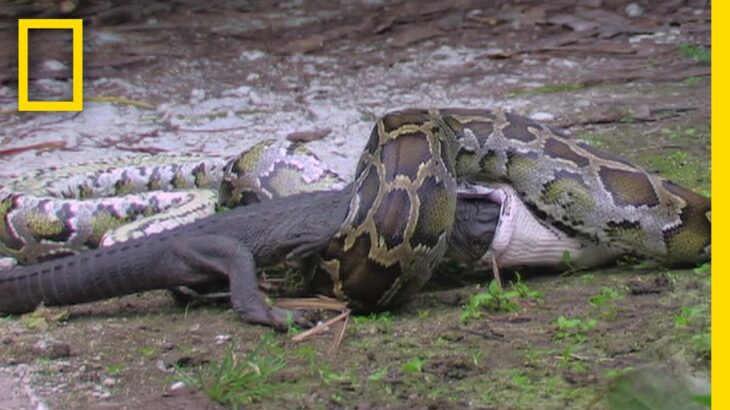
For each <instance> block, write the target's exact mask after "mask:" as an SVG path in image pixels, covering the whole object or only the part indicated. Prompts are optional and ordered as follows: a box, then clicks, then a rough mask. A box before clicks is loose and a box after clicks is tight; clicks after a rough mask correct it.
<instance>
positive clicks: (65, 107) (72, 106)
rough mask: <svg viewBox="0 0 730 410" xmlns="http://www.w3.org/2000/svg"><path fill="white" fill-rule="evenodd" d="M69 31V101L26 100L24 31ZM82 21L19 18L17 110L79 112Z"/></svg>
mask: <svg viewBox="0 0 730 410" xmlns="http://www.w3.org/2000/svg"><path fill="white" fill-rule="evenodd" d="M31 29H49V30H71V33H72V36H73V43H72V44H73V46H72V47H73V48H72V50H73V51H72V52H73V76H72V82H73V98H72V100H71V101H28V30H31ZM83 38H84V24H83V20H82V19H19V20H18V111H81V110H83V109H84V95H83V72H84V71H83V65H84V64H83V61H84V60H83V58H84V49H83Z"/></svg>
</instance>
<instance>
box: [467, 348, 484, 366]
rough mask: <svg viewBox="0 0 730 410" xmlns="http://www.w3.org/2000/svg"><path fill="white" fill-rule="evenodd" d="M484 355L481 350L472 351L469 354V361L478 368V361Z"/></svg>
mask: <svg viewBox="0 0 730 410" xmlns="http://www.w3.org/2000/svg"><path fill="white" fill-rule="evenodd" d="M483 354H484V352H483V351H481V350H472V351H471V352H469V360H470V361H471V362H472V363H473V364H474V366H479V359H481V358H482V355H483Z"/></svg>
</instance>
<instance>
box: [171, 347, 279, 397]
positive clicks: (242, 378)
mask: <svg viewBox="0 0 730 410" xmlns="http://www.w3.org/2000/svg"><path fill="white" fill-rule="evenodd" d="M285 365H286V362H285V360H284V353H283V349H281V347H279V346H278V345H277V344H276V343H275V341H274V339H273V337H272V336H271V335H265V336H263V337H262V338H261V339H260V340H259V343H258V344H257V345H256V347H255V348H254V349H253V350H252V351H250V352H248V353H246V354H245V355H244V356H243V357H240V356H239V355H237V354H236V353H235V352H233V350H232V349H230V350H228V352H227V353H226V354H225V355H224V356H223V358H222V359H221V360H220V361H211V362H210V363H209V364H208V365H207V366H199V367H198V368H197V369H196V370H195V371H194V372H193V373H189V372H187V371H182V370H181V369H179V368H178V369H177V376H178V378H179V379H180V380H181V381H182V382H184V383H185V384H187V385H190V386H195V387H198V388H200V389H201V390H202V391H203V392H204V393H205V394H206V395H207V396H208V398H210V399H211V400H213V401H215V402H218V403H221V404H223V405H225V406H228V407H232V408H239V407H240V406H242V405H245V404H248V403H252V402H254V401H256V400H260V399H262V398H264V397H266V396H268V395H270V394H271V393H272V392H273V391H274V390H275V389H276V388H277V387H278V386H279V385H278V384H277V383H273V382H272V381H271V379H272V377H273V376H274V375H275V374H277V373H279V371H281V370H282V369H283V368H284V366H285Z"/></svg>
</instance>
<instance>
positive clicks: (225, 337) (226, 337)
mask: <svg viewBox="0 0 730 410" xmlns="http://www.w3.org/2000/svg"><path fill="white" fill-rule="evenodd" d="M230 340H231V335H218V336H216V337H215V344H218V345H222V344H223V343H227V342H229V341H230Z"/></svg>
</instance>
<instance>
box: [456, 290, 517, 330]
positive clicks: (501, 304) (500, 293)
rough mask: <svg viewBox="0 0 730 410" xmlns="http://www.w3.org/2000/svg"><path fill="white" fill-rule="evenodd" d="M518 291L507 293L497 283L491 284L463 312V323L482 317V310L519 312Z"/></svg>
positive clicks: (471, 300) (476, 295)
mask: <svg viewBox="0 0 730 410" xmlns="http://www.w3.org/2000/svg"><path fill="white" fill-rule="evenodd" d="M519 297H520V294H519V293H518V292H517V291H514V290H512V291H505V290H504V289H502V287H501V286H500V285H499V283H497V281H491V282H489V285H488V286H487V289H486V290H485V291H484V292H479V293H477V294H475V295H472V297H471V298H470V299H469V303H468V304H467V305H466V306H465V307H464V310H463V311H462V312H461V322H462V323H468V322H469V321H470V320H472V319H479V318H481V317H482V312H481V311H482V309H488V310H492V311H495V312H513V311H515V310H517V303H515V302H514V301H515V299H517V298H519Z"/></svg>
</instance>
